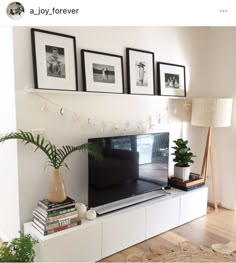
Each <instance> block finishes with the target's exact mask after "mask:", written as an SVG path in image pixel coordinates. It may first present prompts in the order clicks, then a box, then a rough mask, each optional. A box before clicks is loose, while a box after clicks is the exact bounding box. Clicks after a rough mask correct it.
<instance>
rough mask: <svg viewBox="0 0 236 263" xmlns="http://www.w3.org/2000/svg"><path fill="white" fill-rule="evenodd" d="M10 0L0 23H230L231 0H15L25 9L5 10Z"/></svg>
mask: <svg viewBox="0 0 236 263" xmlns="http://www.w3.org/2000/svg"><path fill="white" fill-rule="evenodd" d="M12 1H13V0H1V1H0V25H11V26H27V25H28V26H54V25H55V26H56V25H57V26H62V25H63V26H80V25H81V26H234V25H236V4H235V0H220V1H219V0H205V1H204V0H50V1H45V0H17V1H20V3H21V4H22V5H23V6H24V9H25V13H24V15H23V16H22V17H21V18H20V19H18V20H13V19H11V18H9V17H8V15H7V13H6V9H7V6H8V5H9V4H10V3H11V2H12Z"/></svg>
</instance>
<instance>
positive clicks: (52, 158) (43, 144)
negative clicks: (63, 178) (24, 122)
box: [0, 130, 102, 169]
mask: <svg viewBox="0 0 236 263" xmlns="http://www.w3.org/2000/svg"><path fill="white" fill-rule="evenodd" d="M11 139H17V140H20V141H21V142H22V143H24V144H25V145H27V144H33V145H34V146H35V147H36V148H35V151H37V150H38V149H40V150H42V151H43V152H44V153H45V154H46V156H47V158H48V160H47V162H46V164H45V167H46V166H53V167H54V168H56V169H59V168H60V167H61V166H65V167H67V168H68V166H67V164H66V163H65V159H66V158H67V157H68V156H69V155H70V154H71V153H73V152H75V151H81V152H84V153H85V152H88V154H89V155H90V156H91V157H93V158H95V159H101V158H102V155H101V150H100V148H99V147H98V146H97V145H96V144H93V143H84V144H82V145H79V146H72V145H64V146H62V148H61V149H57V148H56V146H55V145H54V144H52V143H51V142H50V141H48V140H46V139H45V138H44V137H41V136H40V135H37V136H34V135H33V134H32V133H31V132H24V131H22V130H19V131H18V132H12V133H9V134H6V135H4V136H2V137H0V143H1V142H2V143H3V142H5V141H7V140H11Z"/></svg>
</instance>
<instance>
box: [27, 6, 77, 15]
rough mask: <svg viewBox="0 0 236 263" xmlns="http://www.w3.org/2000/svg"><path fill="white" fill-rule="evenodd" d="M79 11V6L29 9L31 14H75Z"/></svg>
mask: <svg viewBox="0 0 236 263" xmlns="http://www.w3.org/2000/svg"><path fill="white" fill-rule="evenodd" d="M78 12H79V8H56V7H53V8H41V7H38V9H36V10H35V9H30V14H31V15H46V16H47V15H76V14H78Z"/></svg>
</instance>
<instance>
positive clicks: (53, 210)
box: [38, 202, 75, 213]
mask: <svg viewBox="0 0 236 263" xmlns="http://www.w3.org/2000/svg"><path fill="white" fill-rule="evenodd" d="M38 206H39V207H40V208H42V209H43V210H45V212H47V213H51V212H56V211H58V210H61V209H64V208H73V207H75V203H70V204H65V205H61V206H57V207H54V208H47V207H46V206H45V205H43V204H42V203H40V202H38Z"/></svg>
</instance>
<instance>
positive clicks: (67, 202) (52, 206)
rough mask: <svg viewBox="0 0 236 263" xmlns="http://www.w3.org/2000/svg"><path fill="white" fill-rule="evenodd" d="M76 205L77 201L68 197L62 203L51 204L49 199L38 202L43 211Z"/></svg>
mask: <svg viewBox="0 0 236 263" xmlns="http://www.w3.org/2000/svg"><path fill="white" fill-rule="evenodd" d="M71 204H75V200H73V199H72V198H70V197H67V199H66V200H65V201H64V202H62V203H51V202H49V201H48V200H47V199H44V200H40V201H38V205H40V206H41V207H42V208H43V209H45V210H49V209H57V208H59V207H61V206H64V205H71Z"/></svg>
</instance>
